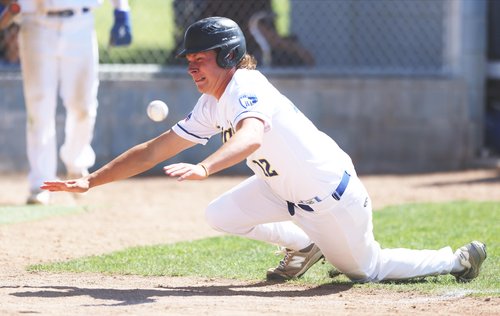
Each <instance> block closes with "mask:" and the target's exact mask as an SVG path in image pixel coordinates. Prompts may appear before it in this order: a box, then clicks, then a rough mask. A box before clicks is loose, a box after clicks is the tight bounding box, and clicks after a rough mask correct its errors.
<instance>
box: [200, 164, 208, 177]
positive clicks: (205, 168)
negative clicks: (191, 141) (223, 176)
mask: <svg viewBox="0 0 500 316" xmlns="http://www.w3.org/2000/svg"><path fill="white" fill-rule="evenodd" d="M198 166H201V167H202V168H203V170H205V176H206V177H207V178H208V176H209V173H208V169H207V167H206V166H205V165H204V164H202V163H199V164H198Z"/></svg>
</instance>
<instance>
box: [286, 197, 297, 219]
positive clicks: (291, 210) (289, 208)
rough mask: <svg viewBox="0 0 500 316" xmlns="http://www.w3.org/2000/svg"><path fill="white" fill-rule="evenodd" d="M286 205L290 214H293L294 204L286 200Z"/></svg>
mask: <svg viewBox="0 0 500 316" xmlns="http://www.w3.org/2000/svg"><path fill="white" fill-rule="evenodd" d="M286 205H287V206H288V213H290V215H291V216H293V215H295V204H293V203H292V202H289V201H286Z"/></svg>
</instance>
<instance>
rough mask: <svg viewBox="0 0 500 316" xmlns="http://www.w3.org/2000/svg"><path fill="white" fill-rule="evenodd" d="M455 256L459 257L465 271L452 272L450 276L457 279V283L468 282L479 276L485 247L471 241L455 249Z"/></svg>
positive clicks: (484, 256)
mask: <svg viewBox="0 0 500 316" xmlns="http://www.w3.org/2000/svg"><path fill="white" fill-rule="evenodd" d="M455 255H456V256H458V257H459V259H460V263H461V264H462V265H463V266H464V267H465V270H463V271H460V272H453V273H451V275H453V276H454V277H455V278H456V279H457V282H470V281H472V280H473V279H475V278H476V277H477V276H478V275H479V269H480V268H481V264H482V263H483V261H484V260H485V259H486V245H485V244H483V243H482V242H479V241H473V242H471V243H469V244H467V245H465V246H463V247H460V248H459V249H457V251H455Z"/></svg>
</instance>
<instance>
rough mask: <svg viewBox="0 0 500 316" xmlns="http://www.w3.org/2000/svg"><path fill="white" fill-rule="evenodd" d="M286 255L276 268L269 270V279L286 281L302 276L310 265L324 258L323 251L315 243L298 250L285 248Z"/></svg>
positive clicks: (267, 276)
mask: <svg viewBox="0 0 500 316" xmlns="http://www.w3.org/2000/svg"><path fill="white" fill-rule="evenodd" d="M283 251H284V252H285V257H284V258H283V260H281V261H280V263H279V265H278V266H277V267H276V268H271V269H269V270H267V275H266V278H267V280H268V281H286V280H290V279H293V278H300V277H301V276H302V275H303V274H304V273H306V271H307V270H309V268H310V267H312V266H313V265H314V264H315V263H316V262H318V261H319V260H320V259H321V258H323V253H321V250H320V249H319V248H318V246H316V245H315V244H310V245H309V246H307V247H306V248H304V249H302V250H299V251H296V250H291V249H288V248H284V249H283Z"/></svg>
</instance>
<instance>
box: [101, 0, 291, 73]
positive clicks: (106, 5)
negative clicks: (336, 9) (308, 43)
mask: <svg viewBox="0 0 500 316" xmlns="http://www.w3.org/2000/svg"><path fill="white" fill-rule="evenodd" d="M249 1H251V0H249ZM129 4H130V11H131V15H130V16H131V22H132V36H133V39H132V44H131V45H130V46H128V47H113V48H110V47H109V45H108V42H109V32H110V30H111V27H112V25H113V7H112V5H111V2H110V1H103V3H102V5H101V6H99V7H98V8H97V9H96V10H95V11H94V15H95V27H96V33H97V41H98V45H99V60H100V62H101V63H103V64H117V63H119V64H165V63H166V60H167V57H168V56H169V55H170V53H171V52H172V50H173V49H175V34H176V33H177V34H181V36H182V34H183V33H184V31H185V30H182V29H177V27H176V25H175V19H174V9H173V0H129ZM271 4H272V8H273V10H274V12H275V13H276V28H277V30H278V33H279V34H280V35H282V36H287V35H289V33H290V9H291V8H290V1H289V0H272V2H271Z"/></svg>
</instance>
